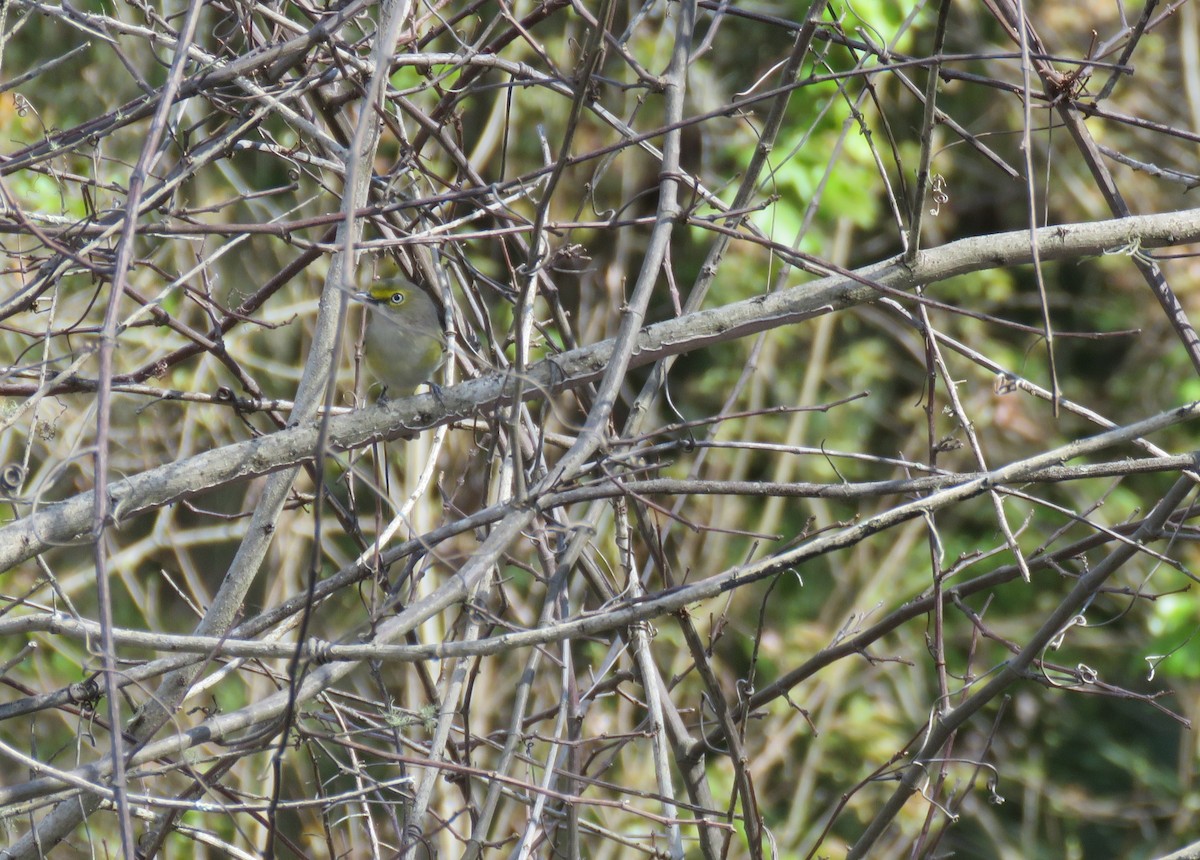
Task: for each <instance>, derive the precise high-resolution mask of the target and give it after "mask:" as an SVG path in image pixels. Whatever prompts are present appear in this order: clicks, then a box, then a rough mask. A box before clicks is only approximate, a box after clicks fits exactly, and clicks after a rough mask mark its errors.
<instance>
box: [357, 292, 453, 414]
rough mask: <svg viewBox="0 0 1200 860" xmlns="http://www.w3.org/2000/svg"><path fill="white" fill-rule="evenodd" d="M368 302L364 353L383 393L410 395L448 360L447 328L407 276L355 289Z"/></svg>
mask: <svg viewBox="0 0 1200 860" xmlns="http://www.w3.org/2000/svg"><path fill="white" fill-rule="evenodd" d="M354 298H356V299H358V300H359V301H360V302H362V303H363V304H365V305H366V306H367V309H368V310H369V311H370V316H369V318H368V319H367V338H366V342H365V343H364V344H363V358H364V359H365V360H366V364H367V370H369V371H370V372H371V375H373V376H374V377H375V379H376V380H378V381H379V383H380V384H382V385H383V388H384V391H383V395H384V396H385V397H390V398H396V397H407V396H408V395H410V394H412V393H413V391H415V390H416V388H417V386H418V385H420V384H421V383H422V382H426V381H427V380H428V379H429V378H430V377H431V376H433V372H434V371H435V370H437V369H438V368H439V367H441V366H442V362H443V361H445V360H446V332H445V330H444V329H443V328H442V321H441V316H440V314H438V310H437V306H436V305H435V304H434V303H433V299H432V298H431V297H430V296H429V294H428V293H426V292H425V291H424V290H422V289H421V288H420V287H418V286H416V285H415V284H413V283H411V282H409V281H407V280H405V279H403V278H391V279H388V280H383V281H376V282H375V283H374V284H372V285H371V287H370V289H368V290H365V291H362V292H357V293H354Z"/></svg>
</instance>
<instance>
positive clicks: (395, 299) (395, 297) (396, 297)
mask: <svg viewBox="0 0 1200 860" xmlns="http://www.w3.org/2000/svg"><path fill="white" fill-rule="evenodd" d="M389 301H391V303H392V304H394V305H402V304H404V293H392V297H391V299H390V300H389Z"/></svg>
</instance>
